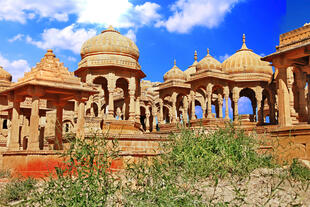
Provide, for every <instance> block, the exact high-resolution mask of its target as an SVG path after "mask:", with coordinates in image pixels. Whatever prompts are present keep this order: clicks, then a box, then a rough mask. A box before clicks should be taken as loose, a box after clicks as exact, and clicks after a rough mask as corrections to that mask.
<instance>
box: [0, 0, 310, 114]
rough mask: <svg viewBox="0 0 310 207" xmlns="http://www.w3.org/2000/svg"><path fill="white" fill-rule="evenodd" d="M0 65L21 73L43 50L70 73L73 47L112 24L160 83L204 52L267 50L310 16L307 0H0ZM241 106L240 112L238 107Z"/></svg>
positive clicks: (77, 58)
mask: <svg viewBox="0 0 310 207" xmlns="http://www.w3.org/2000/svg"><path fill="white" fill-rule="evenodd" d="M0 8H1V10H0V45H1V47H0V65H1V66H3V67H4V69H6V70H7V71H8V72H10V73H11V74H12V75H13V81H16V80H17V79H18V78H20V77H22V76H23V74H24V72H25V71H29V70H30V68H31V67H33V66H35V64H36V63H37V62H39V61H40V59H41V58H42V57H43V55H44V53H45V51H46V49H48V48H51V49H53V50H54V53H55V54H56V56H57V57H58V58H60V61H61V62H64V64H65V66H66V67H68V68H69V70H70V71H74V70H75V69H76V68H77V64H78V62H79V61H80V55H79V51H80V47H81V45H82V43H83V42H84V41H85V40H87V39H89V38H90V37H92V36H94V35H96V34H98V33H100V32H101V31H102V30H103V29H105V28H106V27H107V26H109V25H113V26H114V27H115V28H117V29H118V30H119V31H120V32H121V33H122V34H124V35H126V36H128V37H130V38H131V39H133V40H134V41H135V42H136V44H137V46H138V47H139V50H140V59H139V62H140V64H141V66H142V70H143V71H144V72H145V73H146V75H147V77H146V78H145V79H147V80H151V81H163V75H164V73H165V72H167V71H168V70H169V69H170V68H171V67H172V66H173V60H174V59H176V62H177V65H178V67H179V68H181V69H182V70H186V69H187V67H188V66H190V65H191V64H192V63H193V61H194V59H193V58H194V57H193V56H194V51H195V50H197V51H198V60H200V59H202V58H203V57H204V56H205V55H206V53H207V52H206V51H207V48H210V53H211V55H212V56H214V57H215V58H216V59H218V60H219V61H220V62H223V61H224V60H225V59H226V58H228V57H229V56H230V55H232V54H234V53H235V52H236V51H237V50H238V49H240V47H241V44H242V34H243V33H245V34H246V43H247V46H248V48H250V49H253V51H254V52H255V53H257V54H259V55H261V56H264V55H267V54H270V53H272V52H274V51H275V46H276V45H277V44H278V42H279V35H280V34H281V33H284V32H287V31H290V30H292V29H295V28H298V27H301V26H302V25H303V24H304V23H306V22H310V18H309V15H308V13H309V10H310V0H298V1H296V0H287V1H285V0H170V1H168V0H161V1H160V0H149V1H142V0H113V1H111V0H66V1H64V0H53V1H46V0H1V1H0ZM246 111H248V110H246Z"/></svg>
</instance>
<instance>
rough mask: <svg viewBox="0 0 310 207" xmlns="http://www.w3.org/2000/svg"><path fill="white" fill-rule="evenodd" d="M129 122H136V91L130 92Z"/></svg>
mask: <svg viewBox="0 0 310 207" xmlns="http://www.w3.org/2000/svg"><path fill="white" fill-rule="evenodd" d="M129 120H130V121H134V120H135V91H132V90H130V91H129Z"/></svg>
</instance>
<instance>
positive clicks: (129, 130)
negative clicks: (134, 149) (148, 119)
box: [102, 120, 143, 135]
mask: <svg viewBox="0 0 310 207" xmlns="http://www.w3.org/2000/svg"><path fill="white" fill-rule="evenodd" d="M102 132H103V133H104V134H109V135H119V134H142V133H143V132H142V130H141V124H140V123H138V122H135V121H129V120H105V121H104V122H103V124H102Z"/></svg>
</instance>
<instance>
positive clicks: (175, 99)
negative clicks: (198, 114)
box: [171, 92, 177, 123]
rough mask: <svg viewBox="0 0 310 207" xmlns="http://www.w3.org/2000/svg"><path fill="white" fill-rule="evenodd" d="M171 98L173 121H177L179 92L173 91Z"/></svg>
mask: <svg viewBox="0 0 310 207" xmlns="http://www.w3.org/2000/svg"><path fill="white" fill-rule="evenodd" d="M171 98H172V108H171V110H172V112H171V114H172V120H171V122H172V123H176V122H177V119H176V116H177V113H176V112H177V107H176V102H177V93H176V92H173V93H172V96H171Z"/></svg>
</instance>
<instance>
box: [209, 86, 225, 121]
mask: <svg viewBox="0 0 310 207" xmlns="http://www.w3.org/2000/svg"><path fill="white" fill-rule="evenodd" d="M223 97H224V86H223V85H220V84H216V85H214V86H213V87H212V98H211V107H212V113H215V116H216V118H219V117H223ZM220 113H221V114H220Z"/></svg>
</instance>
